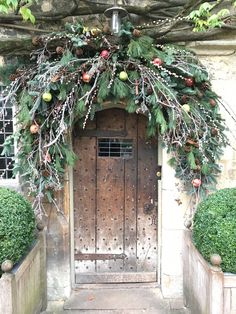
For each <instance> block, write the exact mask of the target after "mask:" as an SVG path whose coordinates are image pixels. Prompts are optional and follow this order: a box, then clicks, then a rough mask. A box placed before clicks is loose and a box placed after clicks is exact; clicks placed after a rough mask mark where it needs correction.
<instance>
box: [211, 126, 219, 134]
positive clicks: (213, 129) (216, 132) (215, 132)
mask: <svg viewBox="0 0 236 314" xmlns="http://www.w3.org/2000/svg"><path fill="white" fill-rule="evenodd" d="M217 134H218V130H217V129H216V128H212V129H211V135H212V136H216V135H217Z"/></svg>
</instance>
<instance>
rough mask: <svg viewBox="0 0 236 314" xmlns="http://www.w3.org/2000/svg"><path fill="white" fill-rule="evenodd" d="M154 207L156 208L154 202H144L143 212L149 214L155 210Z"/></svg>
mask: <svg viewBox="0 0 236 314" xmlns="http://www.w3.org/2000/svg"><path fill="white" fill-rule="evenodd" d="M154 208H155V205H154V204H153V203H146V204H144V207H143V212H144V214H149V213H151V212H152V211H153V209H154Z"/></svg>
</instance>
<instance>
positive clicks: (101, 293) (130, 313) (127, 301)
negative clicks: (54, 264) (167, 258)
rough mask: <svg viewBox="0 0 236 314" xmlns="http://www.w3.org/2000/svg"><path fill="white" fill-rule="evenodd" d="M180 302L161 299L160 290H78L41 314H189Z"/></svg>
mask: <svg viewBox="0 0 236 314" xmlns="http://www.w3.org/2000/svg"><path fill="white" fill-rule="evenodd" d="M182 307H183V302H182V300H175V299H163V297H162V293H161V291H160V289H159V288H147V287H146V288H137V287H133V288H131V287H130V288H114V289H105V288H102V287H101V288H100V289H79V290H76V291H74V292H73V293H72V295H71V297H70V298H69V300H67V301H66V302H65V303H64V304H63V303H60V304H57V306H55V304H54V306H53V305H52V303H49V306H48V309H47V311H45V312H44V313H42V314H80V313H81V314H82V313H87V314H113V313H114V314H141V313H144V314H189V313H190V312H189V311H188V310H187V309H185V308H182Z"/></svg>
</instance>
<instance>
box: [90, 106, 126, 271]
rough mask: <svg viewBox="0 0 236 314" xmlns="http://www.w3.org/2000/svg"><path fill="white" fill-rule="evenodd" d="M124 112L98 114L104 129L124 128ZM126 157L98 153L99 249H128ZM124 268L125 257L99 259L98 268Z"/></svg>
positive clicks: (109, 251) (100, 124)
mask: <svg viewBox="0 0 236 314" xmlns="http://www.w3.org/2000/svg"><path fill="white" fill-rule="evenodd" d="M124 127H125V123H124V112H123V111H122V110H120V109H116V110H106V111H104V112H102V114H101V113H98V115H97V128H98V129H100V130H124ZM123 216H124V160H123V159H121V158H110V157H97V248H96V250H97V253H102V254H106V253H108V254H120V253H123V252H124V243H123ZM122 270H123V260H120V259H118V260H104V261H97V272H116V271H117V272H118V271H122Z"/></svg>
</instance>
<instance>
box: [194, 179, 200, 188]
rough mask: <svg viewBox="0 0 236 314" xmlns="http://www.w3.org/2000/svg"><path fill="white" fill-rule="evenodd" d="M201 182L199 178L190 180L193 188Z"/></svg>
mask: <svg viewBox="0 0 236 314" xmlns="http://www.w3.org/2000/svg"><path fill="white" fill-rule="evenodd" d="M201 184H202V181H201V180H200V179H193V181H192V185H193V186H194V187H195V188H199V186H200V185H201Z"/></svg>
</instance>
